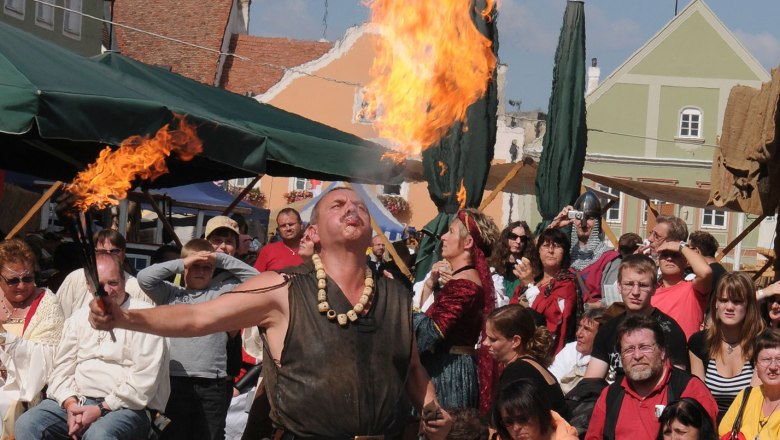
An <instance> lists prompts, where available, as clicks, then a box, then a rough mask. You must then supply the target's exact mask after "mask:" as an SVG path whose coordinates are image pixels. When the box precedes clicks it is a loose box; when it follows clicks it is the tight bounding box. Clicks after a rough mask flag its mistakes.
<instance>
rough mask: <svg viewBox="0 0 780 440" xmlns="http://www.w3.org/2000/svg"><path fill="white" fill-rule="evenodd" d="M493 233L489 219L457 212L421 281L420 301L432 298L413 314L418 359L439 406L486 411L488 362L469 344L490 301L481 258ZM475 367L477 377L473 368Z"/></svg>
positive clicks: (489, 386) (480, 327)
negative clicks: (439, 258) (437, 258)
mask: <svg viewBox="0 0 780 440" xmlns="http://www.w3.org/2000/svg"><path fill="white" fill-rule="evenodd" d="M497 235H498V228H497V227H496V225H495V223H493V220H492V219H490V218H489V217H487V216H485V215H484V214H482V213H481V212H479V211H477V210H475V209H465V210H461V211H459V212H458V214H457V216H456V217H455V219H453V221H452V223H450V227H449V230H448V231H447V233H446V234H444V235H443V236H442V238H441V241H442V250H441V255H442V258H443V260H442V261H439V262H437V263H435V264H434V265H433V267H432V269H431V274H430V277H428V279H427V280H426V281H425V285H424V287H423V291H422V298H421V302H422V303H424V302H425V300H426V299H427V298H428V297H429V296H430V295H433V296H434V301H433V304H432V305H431V306H430V307H429V308H428V309H427V310H426V311H425V313H415V315H414V326H415V333H416V336H417V348H418V349H419V351H420V360H421V361H422V363H423V365H424V366H425V368H426V369H427V371H428V374H429V375H430V376H431V380H432V381H433V384H434V386H435V387H436V397H437V399H438V400H439V403H440V404H441V405H442V407H445V408H460V407H473V408H476V407H477V405H478V404H479V406H480V409H481V410H482V411H483V413H484V412H487V409H488V407H489V405H490V401H491V400H492V399H491V391H492V386H493V383H492V377H491V373H492V371H493V368H494V362H493V360H492V358H491V357H490V355H489V354H488V353H487V352H486V351H484V350H480V353H479V356H477V361H476V362H475V356H474V355H475V354H476V350H475V346H476V344H477V343H478V342H479V339H480V335H481V334H484V328H485V318H486V317H487V315H488V314H489V313H490V312H491V311H492V310H493V306H494V303H495V298H494V291H493V282H492V279H491V276H490V269H489V268H488V264H487V257H488V256H489V255H490V251H491V249H492V246H493V243H494V242H495V240H496V237H497ZM478 368H479V377H478V375H477V370H478Z"/></svg>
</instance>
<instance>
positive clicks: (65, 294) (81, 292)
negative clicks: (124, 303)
mask: <svg viewBox="0 0 780 440" xmlns="http://www.w3.org/2000/svg"><path fill="white" fill-rule="evenodd" d="M125 292H127V294H128V295H130V298H133V299H136V300H141V301H144V302H147V303H149V304H154V303H153V302H152V300H151V299H149V297H148V296H146V294H145V293H144V292H143V290H141V287H140V286H138V280H136V279H135V277H134V276H132V275H130V274H129V273H127V272H125ZM92 298H94V296H93V295H92V293H90V291H89V289H88V288H87V277H86V275H84V269H76V270H74V271H73V272H71V273H69V274H68V276H66V277H65V279H64V280H63V281H62V284H61V285H60V288H59V289H57V300H58V301H59V302H60V307H62V313H63V314H64V315H65V319H68V318H70V316H71V315H72V314H73V313H74V312H75V311H76V310H78V309H80V308H82V307H86V306H88V305H89V303H90V301H92Z"/></svg>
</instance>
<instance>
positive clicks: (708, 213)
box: [701, 209, 726, 229]
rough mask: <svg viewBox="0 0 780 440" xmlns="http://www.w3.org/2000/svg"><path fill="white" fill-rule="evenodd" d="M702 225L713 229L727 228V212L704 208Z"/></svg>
mask: <svg viewBox="0 0 780 440" xmlns="http://www.w3.org/2000/svg"><path fill="white" fill-rule="evenodd" d="M701 227H702V228H713V229H725V228H726V213H725V212H723V211H716V210H714V209H705V210H703V213H702V216H701Z"/></svg>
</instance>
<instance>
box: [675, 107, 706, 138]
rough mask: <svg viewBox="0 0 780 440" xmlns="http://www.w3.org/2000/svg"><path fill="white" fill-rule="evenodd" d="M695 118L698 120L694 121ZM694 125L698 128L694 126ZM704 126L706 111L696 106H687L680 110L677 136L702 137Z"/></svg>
mask: <svg viewBox="0 0 780 440" xmlns="http://www.w3.org/2000/svg"><path fill="white" fill-rule="evenodd" d="M694 119H698V120H697V121H694ZM694 125H695V126H696V128H694V127H693V126H694ZM703 128H704V113H703V112H702V111H701V109H699V108H696V107H685V108H683V109H682V110H681V111H680V118H679V120H678V124H677V137H678V138H679V139H702V138H703V136H702V133H703V131H704V130H703ZM684 131H686V132H684ZM694 131H695V134H694Z"/></svg>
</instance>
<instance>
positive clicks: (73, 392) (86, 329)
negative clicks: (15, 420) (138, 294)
mask: <svg viewBox="0 0 780 440" xmlns="http://www.w3.org/2000/svg"><path fill="white" fill-rule="evenodd" d="M151 307H152V305H150V304H147V303H144V302H142V301H138V300H135V299H132V298H130V299H128V300H127V301H125V303H124V304H122V308H123V309H125V310H127V309H145V308H151ZM88 316H89V308H82V309H79V310H77V311H76V312H75V313H73V316H71V317H70V318H68V319H67V320H65V327H64V329H63V332H62V340H61V341H60V345H59V348H58V352H57V355H56V357H55V359H54V369H53V370H52V372H51V376H50V378H49V390H48V395H49V397H51V398H53V399H55V400H56V401H57V403H59V404H60V405H62V403H63V402H64V401H65V399H67V398H68V397H71V396H87V397H102V398H105V402H106V405H108V406H109V408H111V409H112V410H114V409H120V408H129V409H133V410H140V409H143V408H146V407H149V408H152V409H157V410H160V411H162V410H164V409H165V404H166V403H167V402H168V396H169V395H170V380H169V378H168V363H169V360H168V341H167V339H166V338H164V337H161V336H156V335H151V334H148V333H141V332H136V331H130V330H125V329H114V335H115V336H116V342H112V341H111V336H110V335H109V333H108V332H105V331H100V330H95V329H93V328H92V327H91V326H90V325H89V321H88V320H87V318H88Z"/></svg>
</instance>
